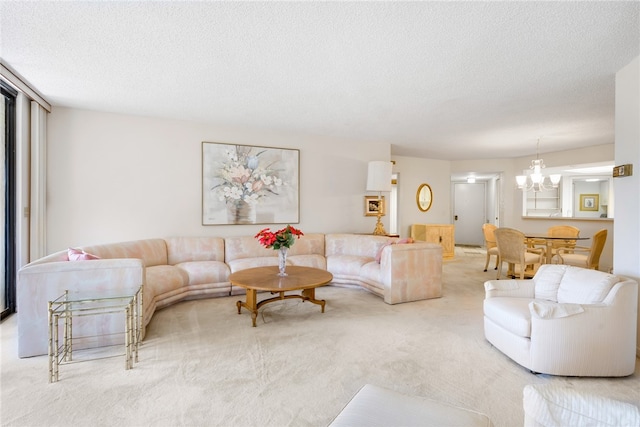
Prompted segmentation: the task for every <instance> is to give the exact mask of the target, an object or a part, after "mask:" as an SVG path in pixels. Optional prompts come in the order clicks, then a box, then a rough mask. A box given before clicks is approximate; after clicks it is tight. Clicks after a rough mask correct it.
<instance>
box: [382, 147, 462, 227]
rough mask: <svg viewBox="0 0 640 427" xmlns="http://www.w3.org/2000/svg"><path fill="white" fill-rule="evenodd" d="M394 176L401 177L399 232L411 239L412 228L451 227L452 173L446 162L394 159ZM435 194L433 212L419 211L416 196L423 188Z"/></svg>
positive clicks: (399, 188) (408, 158)
mask: <svg viewBox="0 0 640 427" xmlns="http://www.w3.org/2000/svg"><path fill="white" fill-rule="evenodd" d="M392 160H394V161H395V165H394V166H393V172H394V173H398V212H399V216H398V232H399V234H400V236H401V237H408V236H409V235H410V229H411V224H451V189H450V186H451V180H450V178H449V177H450V176H451V170H450V164H451V163H450V162H449V161H446V160H430V159H419V158H414V157H403V156H393V157H392ZM423 183H425V184H429V186H431V191H432V192H433V196H432V203H431V208H430V209H429V210H428V211H427V212H422V211H421V210H420V209H418V204H417V202H416V193H417V192H418V187H419V186H420V184H423Z"/></svg>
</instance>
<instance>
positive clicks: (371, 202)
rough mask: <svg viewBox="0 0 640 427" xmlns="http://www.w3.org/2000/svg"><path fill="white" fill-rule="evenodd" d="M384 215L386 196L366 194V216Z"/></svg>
mask: <svg viewBox="0 0 640 427" xmlns="http://www.w3.org/2000/svg"><path fill="white" fill-rule="evenodd" d="M378 214H380V215H384V196H380V197H378V196H364V216H377V215H378Z"/></svg>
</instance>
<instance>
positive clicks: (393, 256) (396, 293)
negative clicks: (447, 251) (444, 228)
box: [380, 243, 442, 304]
mask: <svg viewBox="0 0 640 427" xmlns="http://www.w3.org/2000/svg"><path fill="white" fill-rule="evenodd" d="M380 277H381V279H382V284H383V286H384V288H385V292H384V301H385V302H386V303H387V304H397V303H401V302H409V301H418V300H423V299H429V298H439V297H441V296H442V246H440V245H439V244H436V243H411V244H402V245H389V246H386V247H385V248H384V249H383V250H382V256H381V258H380Z"/></svg>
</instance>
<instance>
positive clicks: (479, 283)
mask: <svg viewBox="0 0 640 427" xmlns="http://www.w3.org/2000/svg"><path fill="white" fill-rule="evenodd" d="M484 260H485V255H484V252H483V251H482V250H481V249H478V248H466V247H465V248H456V258H455V259H454V260H452V261H447V262H445V265H444V291H443V292H444V295H443V297H442V298H439V299H433V300H428V301H419V302H414V303H407V304H399V305H393V306H391V305H387V304H384V302H383V301H382V300H381V299H380V298H379V297H376V296H374V295H372V294H370V293H368V292H366V291H363V290H360V289H356V288H345V287H334V286H328V287H324V288H321V289H318V290H317V292H316V294H317V296H318V297H319V298H323V299H326V300H327V307H326V312H325V313H324V314H322V313H320V308H319V307H318V306H316V305H312V304H309V303H302V302H300V301H299V300H286V301H284V302H282V303H275V304H272V305H267V306H265V308H264V310H263V311H262V312H261V314H260V315H259V317H258V327H257V328H252V327H251V320H250V316H249V314H247V312H246V311H245V312H243V314H242V315H238V314H237V312H236V305H235V302H236V301H237V300H238V297H228V298H218V299H210V300H199V301H190V302H183V303H179V304H176V305H174V306H171V307H169V308H166V309H164V310H161V311H158V312H156V314H155V315H154V317H153V320H152V321H151V324H150V325H149V327H148V329H147V337H146V339H145V341H144V343H143V345H142V347H141V353H140V362H139V363H138V364H137V365H136V366H135V368H134V369H133V370H130V371H125V370H124V361H123V358H122V357H111V358H103V359H98V360H92V361H87V362H80V363H73V364H68V365H63V366H62V367H61V370H60V381H59V382H58V383H55V384H48V382H47V357H46V356H41V357H34V358H28V359H18V358H17V356H16V353H17V352H16V326H15V323H16V321H15V316H12V317H10V318H9V319H7V320H5V321H4V322H3V323H2V341H1V342H2V350H1V356H2V360H1V369H2V378H1V380H2V382H1V384H2V385H1V387H2V390H1V406H0V414H1V415H0V423H1V425H3V426H45V425H60V426H71V425H83V426H91V425H99V426H110V425H118V426H325V425H327V424H329V423H330V422H331V420H332V419H333V417H334V416H335V415H336V414H337V413H338V412H339V411H340V410H341V409H342V408H343V407H344V405H345V404H346V403H347V402H348V401H349V399H350V398H351V397H352V396H353V394H354V393H356V392H357V391H358V389H359V388H360V387H362V386H363V385H364V384H366V383H371V384H376V385H379V386H383V387H388V388H391V389H394V390H398V391H400V392H403V393H408V394H412V395H418V396H423V397H428V398H431V399H435V400H440V401H443V402H448V403H451V404H454V405H457V406H462V407H466V408H471V409H474V410H477V411H480V412H484V413H486V414H487V415H488V416H489V417H490V418H491V420H492V422H493V423H494V425H495V426H496V427H501V426H521V425H522V424H523V411H522V389H523V387H524V386H525V385H526V384H533V383H557V384H563V385H568V386H570V387H574V388H579V389H581V390H586V391H591V392H599V393H601V394H603V395H606V396H609V397H613V398H617V399H620V400H624V401H628V402H631V403H636V404H638V402H640V367H639V368H636V373H635V374H634V375H633V376H631V377H627V378H621V379H602V378H565V377H551V376H546V375H533V374H531V373H530V372H529V371H528V370H526V369H524V368H522V367H520V366H519V365H517V364H515V363H514V362H512V361H511V360H510V359H508V358H507V357H505V356H503V355H502V354H501V353H500V352H499V351H497V350H496V349H494V348H493V347H492V346H491V345H490V344H488V343H487V342H486V340H485V339H484V334H483V326H482V300H483V298H484V289H483V282H484V281H485V280H487V279H493V278H495V271H494V270H489V271H488V272H487V273H484V272H482V269H483V266H484ZM638 365H640V364H638Z"/></svg>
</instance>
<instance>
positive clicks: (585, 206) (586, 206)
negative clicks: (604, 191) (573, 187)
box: [580, 194, 600, 211]
mask: <svg viewBox="0 0 640 427" xmlns="http://www.w3.org/2000/svg"><path fill="white" fill-rule="evenodd" d="M599 209H600V195H599V194H581V195H580V210H581V211H598V210H599Z"/></svg>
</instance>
